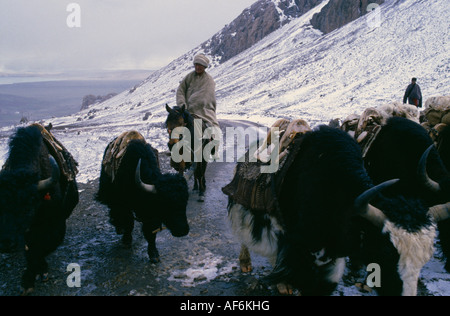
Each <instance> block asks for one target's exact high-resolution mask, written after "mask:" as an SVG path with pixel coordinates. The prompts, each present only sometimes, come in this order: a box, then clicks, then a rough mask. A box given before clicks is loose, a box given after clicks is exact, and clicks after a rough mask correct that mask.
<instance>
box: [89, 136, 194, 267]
mask: <svg viewBox="0 0 450 316" xmlns="http://www.w3.org/2000/svg"><path fill="white" fill-rule="evenodd" d="M105 154H106V150H105ZM139 161H141V166H140V170H138V171H139V172H140V177H141V179H142V182H143V183H145V184H151V185H154V186H155V187H156V193H154V192H147V191H145V190H143V189H142V187H141V186H140V185H139V184H138V183H137V182H136V177H135V174H136V171H137V170H136V169H137V166H138V162H139ZM97 199H98V201H100V202H101V203H103V204H105V205H107V206H108V207H109V209H110V213H109V214H110V221H111V223H112V224H113V225H114V226H115V228H116V231H117V232H118V233H119V234H123V238H122V241H123V242H124V243H125V244H127V245H129V244H131V242H132V236H131V234H132V231H133V227H134V220H135V218H136V220H138V221H140V222H142V223H143V225H142V231H143V234H144V236H145V239H146V240H147V242H148V255H149V257H150V260H151V261H152V262H158V261H159V253H158V250H157V248H156V244H155V240H156V233H155V232H154V231H155V230H157V229H158V228H161V227H162V225H163V224H164V225H166V226H167V228H168V229H169V230H170V231H171V233H172V235H173V236H175V237H182V236H185V235H187V234H188V233H189V225H188V222H187V218H186V206H187V202H188V188H187V183H186V180H185V179H184V178H183V177H182V176H181V175H179V174H162V173H161V171H160V169H159V167H158V163H157V157H156V156H155V153H154V151H153V149H152V147H151V146H150V145H149V144H148V143H146V142H145V141H143V140H132V141H130V142H129V144H128V146H127V149H126V152H125V155H124V156H123V158H122V161H121V163H120V166H119V168H118V170H117V172H116V175H115V178H114V181H112V177H111V175H108V174H107V173H106V172H105V169H104V164H102V170H101V174H100V185H99V191H98V194H97Z"/></svg>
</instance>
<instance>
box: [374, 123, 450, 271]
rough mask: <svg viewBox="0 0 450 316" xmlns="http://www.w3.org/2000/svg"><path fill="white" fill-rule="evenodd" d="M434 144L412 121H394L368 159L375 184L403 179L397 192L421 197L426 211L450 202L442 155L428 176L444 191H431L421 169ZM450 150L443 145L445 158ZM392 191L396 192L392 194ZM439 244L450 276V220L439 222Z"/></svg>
mask: <svg viewBox="0 0 450 316" xmlns="http://www.w3.org/2000/svg"><path fill="white" fill-rule="evenodd" d="M432 144H433V140H432V139H431V138H430V136H429V135H428V133H427V131H426V130H425V129H424V128H423V127H422V126H421V125H419V124H417V123H415V122H413V121H410V120H408V119H404V118H400V117H393V118H391V119H389V120H388V122H387V124H386V125H385V126H383V127H382V129H381V131H380V133H379V134H378V136H377V138H376V139H375V141H374V142H373V144H372V146H371V148H370V150H369V151H368V153H367V156H366V158H365V166H366V169H367V171H368V173H369V175H370V176H371V177H372V179H373V180H374V182H375V183H380V182H383V181H385V180H386V179H391V178H399V179H401V181H400V183H399V186H397V187H396V192H393V194H398V193H401V194H403V195H406V196H414V197H418V198H419V199H420V200H421V201H422V203H423V204H424V205H425V206H426V207H431V206H434V205H438V204H445V203H447V202H449V201H450V173H449V172H448V171H447V168H446V167H445V165H444V162H443V160H442V159H441V157H440V155H439V153H438V151H437V150H436V149H435V148H433V149H432V150H431V151H430V154H429V156H428V159H427V164H426V171H427V173H428V176H429V177H430V178H431V179H433V180H434V181H436V182H437V183H438V184H439V187H440V190H438V191H434V190H430V189H429V188H427V187H426V186H425V185H424V181H423V179H422V178H421V177H420V176H419V173H418V165H419V161H420V160H421V157H422V155H423V154H424V152H425V151H426V150H427V148H429V147H430V146H431V145H432ZM448 150H450V147H449V148H446V143H445V141H442V144H441V145H440V151H442V154H441V155H442V156H443V157H445V158H447V155H446V154H445V153H446V152H447V151H448ZM389 191H392V190H389ZM437 225H438V230H439V240H440V246H441V248H442V251H443V254H444V256H445V257H446V258H447V263H446V265H445V268H446V269H447V271H449V272H450V260H449V258H450V219H447V220H444V221H440V222H438V224H437Z"/></svg>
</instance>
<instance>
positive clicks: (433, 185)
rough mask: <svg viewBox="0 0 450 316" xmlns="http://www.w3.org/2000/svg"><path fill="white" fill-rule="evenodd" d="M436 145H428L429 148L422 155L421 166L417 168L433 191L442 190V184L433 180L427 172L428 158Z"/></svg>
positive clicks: (423, 180)
mask: <svg viewBox="0 0 450 316" xmlns="http://www.w3.org/2000/svg"><path fill="white" fill-rule="evenodd" d="M433 147H434V145H431V146H430V147H428V149H427V150H425V152H424V153H423V155H422V157H421V158H420V161H419V167H418V170H417V173H418V174H419V177H420V179H421V180H422V182H423V183H424V184H425V186H426V187H427V188H428V189H430V190H431V191H434V192H438V191H440V190H441V186H440V185H439V183H437V182H436V181H434V180H432V179H431V178H430V177H429V176H428V173H427V160H428V155H429V154H430V152H431V150H432V149H433Z"/></svg>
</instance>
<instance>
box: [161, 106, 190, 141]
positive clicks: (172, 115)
mask: <svg viewBox="0 0 450 316" xmlns="http://www.w3.org/2000/svg"><path fill="white" fill-rule="evenodd" d="M166 110H167V112H169V115H168V116H167V120H166V128H167V132H168V133H169V149H171V148H172V146H173V145H175V144H176V143H178V142H179V141H180V139H172V131H173V130H174V129H175V128H177V127H187V125H188V115H189V112H187V111H186V105H184V104H183V105H182V106H181V107H180V106H174V107H173V108H171V107H170V106H169V105H168V104H166Z"/></svg>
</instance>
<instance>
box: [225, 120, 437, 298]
mask: <svg viewBox="0 0 450 316" xmlns="http://www.w3.org/2000/svg"><path fill="white" fill-rule="evenodd" d="M297 144H299V145H296V146H300V147H299V148H293V149H292V152H293V153H295V156H294V159H293V161H292V163H290V164H289V165H287V168H288V169H287V171H286V170H284V171H283V170H282V173H283V174H285V177H284V179H283V181H282V184H281V186H280V188H279V194H278V195H277V200H278V203H279V210H278V211H277V212H273V213H271V214H268V213H262V212H260V211H255V210H252V209H249V208H247V207H244V206H243V205H241V204H238V203H237V202H236V201H234V200H233V198H232V197H230V199H229V205H228V213H229V219H230V221H231V226H232V230H233V233H234V234H235V235H237V236H238V237H239V238H240V240H241V242H242V243H243V249H242V251H241V255H240V261H241V267H242V266H244V268H245V269H243V270H247V271H248V270H249V269H251V263H250V257H249V253H248V250H247V247H248V248H249V249H250V250H253V251H255V252H258V253H260V254H261V255H264V256H266V257H268V258H269V259H271V261H272V263H274V265H275V267H274V271H273V272H272V274H271V276H270V277H269V279H270V280H272V281H274V282H277V283H284V284H289V285H291V286H293V287H295V288H298V289H299V290H300V291H301V293H302V294H303V295H329V294H331V293H332V291H333V290H334V289H335V287H336V285H337V283H338V282H339V280H340V279H341V277H342V275H343V273H344V269H345V262H346V259H345V258H346V257H347V256H349V255H351V254H353V253H359V254H360V256H361V258H363V259H364V260H368V261H365V263H366V264H369V263H378V264H379V265H380V267H381V271H382V273H383V274H382V277H383V278H382V282H381V287H380V288H377V290H378V291H379V293H380V294H395V295H400V294H404V295H409V294H411V295H413V294H415V293H416V290H417V280H418V277H419V272H420V269H421V268H422V267H423V265H424V264H425V263H426V262H427V261H428V260H429V259H430V258H431V255H432V253H433V242H434V238H435V225H434V223H433V221H432V219H431V218H430V216H429V214H428V208H426V207H424V206H423V205H421V203H420V201H418V200H417V199H412V198H411V199H408V200H407V203H405V198H404V197H402V196H389V197H386V196H384V195H383V193H382V192H383V191H384V190H385V189H386V187H395V186H396V185H397V179H394V180H389V181H386V182H384V183H382V184H380V185H378V186H374V185H373V183H372V179H371V178H370V177H369V175H368V174H367V172H366V170H365V168H364V162H363V158H362V154H361V149H360V147H359V145H358V144H357V143H356V141H354V140H353V139H352V138H351V137H350V136H349V135H348V134H346V133H345V132H343V131H341V130H339V129H334V128H330V127H327V126H320V127H319V128H317V129H315V130H314V131H312V132H307V133H306V134H305V135H304V136H303V139H302V141H300V142H298V143H297ZM297 149H298V150H297ZM288 158H289V157H288ZM238 167H239V165H238ZM275 179H276V175H275ZM275 181H277V180H275ZM369 203H370V204H369ZM405 213H409V214H412V215H410V217H411V218H413V219H412V221H413V222H414V225H411V226H409V227H404V226H403V223H402V222H401V220H402V219H401V218H402V214H405ZM360 219H361V221H362V223H361V221H360ZM367 220H368V221H367ZM366 221H367V222H366ZM366 223H367V225H368V226H367V227H366V226H365V225H364V224H366ZM367 229H370V232H371V236H373V238H372V239H371V240H367V239H366V240H365V241H366V244H365V245H364V247H363V248H362V249H361V248H360V244H359V239H358V238H359V231H360V230H362V231H367ZM356 233H358V234H356ZM411 238H416V239H415V240H416V243H415V244H414V245H413V249H414V250H415V251H416V252H413V253H409V252H408V250H407V249H405V248H407V247H403V246H404V244H407V243H408V242H410V240H411ZM369 242H371V243H369ZM361 251H363V253H360V252H361ZM242 262H243V263H244V264H242ZM279 289H280V288H279ZM281 289H282V290H283V292H285V293H289V292H290V291H291V289H290V287H287V288H286V287H283V288H281Z"/></svg>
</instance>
